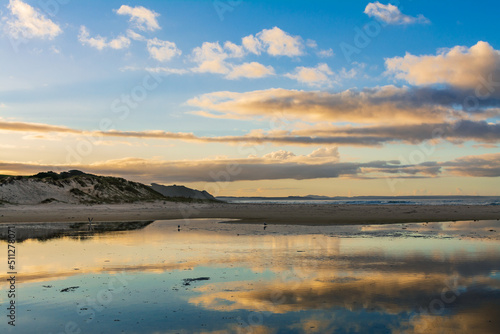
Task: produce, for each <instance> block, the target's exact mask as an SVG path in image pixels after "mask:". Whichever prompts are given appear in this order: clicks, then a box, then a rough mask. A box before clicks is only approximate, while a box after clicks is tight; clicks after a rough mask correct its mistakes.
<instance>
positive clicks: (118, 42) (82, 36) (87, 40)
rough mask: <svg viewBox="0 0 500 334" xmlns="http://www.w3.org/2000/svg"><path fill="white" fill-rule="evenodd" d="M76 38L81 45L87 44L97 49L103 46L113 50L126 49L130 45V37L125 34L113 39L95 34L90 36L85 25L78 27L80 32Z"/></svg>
mask: <svg viewBox="0 0 500 334" xmlns="http://www.w3.org/2000/svg"><path fill="white" fill-rule="evenodd" d="M78 40H79V41H80V42H81V43H82V45H89V46H91V47H93V48H96V49H97V50H103V49H105V48H111V49H115V50H120V49H126V48H128V47H129V46H130V39H128V38H127V37H125V36H118V37H117V38H115V39H112V40H110V41H109V42H108V41H107V39H106V38H104V37H102V36H100V35H97V36H96V37H90V33H89V31H88V29H87V28H86V27H85V26H81V27H80V33H79V34H78Z"/></svg>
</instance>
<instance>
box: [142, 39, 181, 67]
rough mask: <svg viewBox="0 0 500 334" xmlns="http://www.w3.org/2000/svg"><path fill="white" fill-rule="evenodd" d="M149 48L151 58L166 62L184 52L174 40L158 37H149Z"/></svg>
mask: <svg viewBox="0 0 500 334" xmlns="http://www.w3.org/2000/svg"><path fill="white" fill-rule="evenodd" d="M147 48H148V52H149V55H150V56H151V58H153V59H156V60H158V61H161V62H164V61H169V60H170V59H172V58H173V57H175V56H180V55H181V54H182V52H181V50H179V49H178V48H177V46H176V45H175V43H174V42H169V41H162V40H159V39H158V38H153V39H148V42H147Z"/></svg>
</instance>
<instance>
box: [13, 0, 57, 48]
mask: <svg viewBox="0 0 500 334" xmlns="http://www.w3.org/2000/svg"><path fill="white" fill-rule="evenodd" d="M7 8H8V9H10V11H11V13H12V17H11V18H10V19H8V20H7V22H6V27H7V30H8V32H9V34H10V36H12V37H13V38H43V39H45V38H47V39H54V37H56V36H57V35H59V34H60V33H62V30H61V28H60V27H59V25H57V24H56V23H54V22H52V20H50V19H48V18H46V17H45V16H44V15H42V14H41V13H40V12H38V11H37V10H35V9H34V8H33V7H31V6H30V5H28V4H26V3H24V2H22V1H20V0H10V1H9V5H8V6H7Z"/></svg>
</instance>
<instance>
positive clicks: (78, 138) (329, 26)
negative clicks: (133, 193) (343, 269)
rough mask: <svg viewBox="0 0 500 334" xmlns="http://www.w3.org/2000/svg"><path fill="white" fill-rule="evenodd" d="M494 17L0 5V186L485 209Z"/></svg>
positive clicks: (344, 6)
mask: <svg viewBox="0 0 500 334" xmlns="http://www.w3.org/2000/svg"><path fill="white" fill-rule="evenodd" d="M497 6H498V5H497V4H495V3H494V2H490V3H489V4H488V6H485V5H482V6H478V5H477V3H475V2H472V1H454V2H451V1H440V2H431V1H405V0H401V1H398V2H394V1H393V2H391V3H388V2H384V1H382V2H370V1H131V2H123V1H106V2H102V1H101V2H98V1H67V0H51V1H41V0H39V1H28V0H26V1H20V0H10V1H0V15H1V21H0V24H1V26H0V30H1V35H0V36H1V37H0V62H1V63H2V64H3V66H1V67H0V138H1V144H0V145H1V152H2V154H1V155H0V173H4V174H26V173H31V172H34V171H38V170H41V169H57V170H64V169H69V168H79V169H83V170H87V171H89V172H96V173H105V174H109V175H120V176H124V177H128V178H131V179H134V180H138V181H142V182H146V183H148V182H159V183H165V184H168V183H185V184H188V185H191V186H195V187H198V188H206V189H212V190H213V191H215V192H217V193H218V194H219V195H257V194H258V195H284V194H292V193H293V194H301V195H304V194H308V193H317V194H321V195H348V194H355V195H377V194H381V195H398V194H423V193H428V194H444V195H445V194H481V195H498V194H499V193H498V190H497V189H498V185H500V183H499V182H498V180H499V179H498V176H499V175H500V165H499V164H500V162H499V161H500V156H499V153H498V140H499V138H500V125H499V124H498V119H499V117H498V115H499V112H498V107H499V102H500V93H499V89H500V87H498V85H497V84H496V83H497V82H498V81H499V80H497V79H496V78H500V77H499V76H498V71H499V67H500V53H499V52H498V50H499V48H500V43H499V36H498V33H497V31H498V29H497V26H496V18H497V17H496V16H497V14H498V8H496V7H497ZM485 9H486V10H485ZM485 82H486V85H487V82H490V83H491V84H490V85H489V86H487V87H485V86H484V85H485ZM146 87H147V88H148V89H146ZM141 94H142V95H141ZM127 96H128V98H129V100H128V101H129V102H128V104H127V102H126V100H125V99H126V98H127ZM130 98H132V100H130ZM466 104H467V105H466ZM464 106H465V107H464ZM103 125H104V126H103ZM110 130H111V131H110ZM433 131H434V132H433ZM160 132H162V134H160ZM433 133H434V135H433ZM436 133H437V134H438V135H437V136H436ZM232 165H236V166H238V167H241V170H240V169H238V172H234V173H229V172H228V170H227V166H232ZM224 173H226V176H228V177H222V175H225V174H224ZM228 173H229V174H228ZM233 174H234V175H233ZM218 176H220V177H218ZM222 179H224V180H225V179H228V180H229V182H219V181H220V180H222ZM391 182H392V183H394V182H395V183H396V186H391Z"/></svg>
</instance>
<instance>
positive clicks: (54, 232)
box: [0, 221, 153, 243]
mask: <svg viewBox="0 0 500 334" xmlns="http://www.w3.org/2000/svg"><path fill="white" fill-rule="evenodd" d="M151 223H153V221H137V222H106V223H92V224H89V223H57V224H18V225H16V242H19V243H20V242H23V241H26V240H29V239H35V240H39V241H47V240H51V239H56V238H62V237H72V238H75V239H76V240H85V239H89V238H91V237H93V236H94V235H96V234H101V233H109V232H123V231H133V230H138V229H141V228H144V227H146V226H148V225H150V224H151ZM0 240H7V226H6V225H2V226H0Z"/></svg>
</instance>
